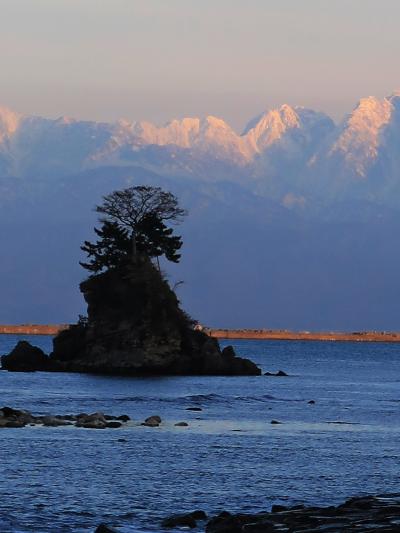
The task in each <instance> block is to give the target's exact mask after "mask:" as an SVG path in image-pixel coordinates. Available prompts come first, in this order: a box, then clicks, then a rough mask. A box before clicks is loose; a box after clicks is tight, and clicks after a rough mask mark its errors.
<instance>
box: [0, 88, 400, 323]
mask: <svg viewBox="0 0 400 533" xmlns="http://www.w3.org/2000/svg"><path fill="white" fill-rule="evenodd" d="M132 184H150V185H158V186H162V187H163V188H165V189H167V190H170V191H172V192H173V193H175V194H176V195H177V196H178V197H179V200H180V202H181V203H182V205H183V206H184V207H185V208H188V209H189V217H188V218H187V220H186V221H185V224H183V226H182V235H183V241H184V246H185V249H184V253H183V259H182V263H181V264H179V265H177V266H176V267H175V266H172V267H171V266H169V267H168V271H169V272H170V275H171V276H173V275H174V272H176V273H177V274H176V277H177V279H179V280H181V279H184V280H185V284H184V285H183V286H182V287H181V288H180V294H179V296H180V298H182V301H183V303H184V307H185V308H187V309H189V311H190V312H192V313H193V315H194V316H195V317H196V318H198V319H200V320H201V321H204V322H205V323H208V324H210V325H216V326H218V325H221V326H228V327H229V326H232V327H246V326H248V327H277V328H279V327H289V328H305V329H310V328H320V329H324V328H333V329H347V328H355V329H368V328H369V329H374V328H383V329H390V328H393V329H399V323H398V317H399V316H400V290H399V287H400V285H399V284H398V272H399V269H400V252H399V251H398V247H397V246H396V243H397V239H398V234H399V233H400V216H399V214H400V93H395V94H393V95H391V96H389V97H387V98H383V99H377V98H373V97H369V98H364V99H362V100H361V101H360V102H359V104H358V105H357V106H356V107H355V109H354V110H353V112H352V113H351V114H350V115H349V116H347V117H346V118H345V120H344V121H343V122H342V123H341V124H338V125H336V124H335V123H334V122H333V121H332V120H331V119H330V118H329V117H328V116H327V115H325V114H324V113H319V112H315V111H313V110H310V109H305V108H302V107H291V106H289V105H283V106H281V107H279V108H277V109H273V110H268V111H265V112H264V113H262V114H261V115H259V116H257V117H256V118H255V119H253V120H251V121H250V122H249V123H248V125H247V127H246V128H245V129H244V131H243V132H242V133H241V134H240V133H237V132H235V131H234V130H233V129H232V128H231V127H230V126H229V125H228V124H227V123H226V122H224V121H223V120H222V119H219V118H216V117H210V116H209V117H206V118H184V119H182V120H172V121H171V122H169V123H168V124H166V125H164V126H157V125H154V124H151V123H149V122H131V121H128V120H120V121H118V122H115V123H97V122H88V121H79V120H73V119H69V118H65V117H63V118H59V119H57V120H51V119H48V118H41V117H30V116H24V115H21V114H19V113H15V112H13V111H10V110H8V109H5V108H0V249H1V250H2V256H1V273H2V276H0V294H1V298H2V299H1V301H2V305H1V306H0V315H1V316H0V319H1V321H3V322H4V323H5V322H7V321H10V322H12V321H15V322H21V321H39V322H40V321H43V322H54V321H60V322H64V321H65V322H67V321H72V320H74V319H75V318H76V316H77V314H78V312H84V309H82V307H81V305H82V299H81V297H80V295H79V292H78V290H77V289H76V287H78V284H79V281H80V280H81V279H82V276H83V275H84V273H83V272H82V270H81V269H80V267H79V264H78V261H79V259H82V257H81V256H80V255H79V253H80V252H79V247H80V244H81V243H82V242H83V240H84V239H87V238H91V237H92V234H91V228H92V227H93V226H94V224H95V223H96V221H95V214H94V213H93V211H92V208H93V207H94V206H95V205H96V204H98V203H99V202H100V201H101V197H102V195H104V194H107V193H109V192H111V191H113V190H116V189H120V188H123V187H126V186H129V185H132ZM180 229H181V228H179V230H178V231H180ZM175 268H176V270H174V269H175ZM366 287H368V290H365V288H366ZM205 291H206V294H207V297H205V296H204V294H205Z"/></svg>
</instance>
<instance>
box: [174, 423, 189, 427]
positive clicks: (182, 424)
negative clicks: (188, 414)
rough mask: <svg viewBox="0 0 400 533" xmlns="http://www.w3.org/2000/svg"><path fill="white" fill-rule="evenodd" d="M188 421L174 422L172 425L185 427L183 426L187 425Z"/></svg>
mask: <svg viewBox="0 0 400 533" xmlns="http://www.w3.org/2000/svg"><path fill="white" fill-rule="evenodd" d="M188 425H189V424H188V423H187V422H177V423H176V424H174V426H177V427H180V428H185V427H188Z"/></svg>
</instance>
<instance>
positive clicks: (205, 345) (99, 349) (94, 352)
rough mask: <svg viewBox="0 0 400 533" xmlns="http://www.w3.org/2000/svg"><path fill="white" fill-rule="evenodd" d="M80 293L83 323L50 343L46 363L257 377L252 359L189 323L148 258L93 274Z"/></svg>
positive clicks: (113, 370) (107, 370) (91, 368)
mask: <svg viewBox="0 0 400 533" xmlns="http://www.w3.org/2000/svg"><path fill="white" fill-rule="evenodd" d="M80 288H81V291H82V293H83V295H84V298H85V300H86V302H87V304H88V320H87V322H81V323H79V324H77V325H75V326H72V327H71V328H69V329H68V330H65V331H62V332H61V333H60V334H59V335H58V336H57V337H56V338H55V339H54V352H53V354H52V355H51V362H52V365H53V366H54V367H60V368H62V369H63V370H66V371H77V372H79V371H80V372H102V373H107V374H112V373H116V374H117V373H118V374H126V375H136V374H137V375H139V374H208V375H212V374H215V375H240V374H243V375H247V374H248V375H258V374H260V370H259V369H258V368H257V366H256V365H254V364H253V363H252V362H251V361H248V360H245V359H241V358H238V357H236V356H235V354H234V352H233V350H224V351H222V352H221V350H220V348H219V344H218V342H217V341H216V340H215V339H211V338H210V337H208V336H207V335H206V334H205V333H203V332H201V331H195V330H194V329H193V322H192V320H191V319H190V318H189V317H188V316H187V315H186V313H185V312H184V311H182V310H181V309H180V307H179V302H178V299H177V297H176V295H175V293H174V291H173V290H172V289H171V288H170V287H169V285H168V283H167V282H166V281H165V280H164V279H163V277H162V275H161V274H160V272H159V271H158V270H157V269H156V268H155V267H154V266H153V264H152V263H151V262H150V261H149V260H147V259H143V258H142V259H141V260H140V261H138V262H137V263H135V264H128V265H125V266H124V267H120V268H119V269H112V270H109V271H107V272H105V273H102V274H99V275H96V276H92V277H90V278H89V279H88V280H86V281H84V282H83V283H82V284H81V286H80Z"/></svg>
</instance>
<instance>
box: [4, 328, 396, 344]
mask: <svg viewBox="0 0 400 533" xmlns="http://www.w3.org/2000/svg"><path fill="white" fill-rule="evenodd" d="M69 326H70V325H69V324H7V325H0V335H57V334H58V333H60V331H64V330H66V329H68V328H69ZM203 331H204V332H205V333H207V334H208V335H210V337H214V338H215V339H237V340H240V339H242V340H246V339H247V340H285V341H325V342H349V341H350V342H395V343H396V342H400V332H395V331H393V332H390V331H354V332H351V333H349V332H339V331H321V332H312V331H290V330H275V329H220V328H203Z"/></svg>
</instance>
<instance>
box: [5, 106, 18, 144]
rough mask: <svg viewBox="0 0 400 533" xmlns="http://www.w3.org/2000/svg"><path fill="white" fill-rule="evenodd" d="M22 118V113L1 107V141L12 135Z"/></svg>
mask: <svg viewBox="0 0 400 533" xmlns="http://www.w3.org/2000/svg"><path fill="white" fill-rule="evenodd" d="M20 120H21V115H19V114H18V113H14V111H11V110H10V109H7V108H6V107H0V143H2V142H4V141H5V140H7V139H9V138H10V137H12V135H13V134H14V133H15V132H16V130H17V128H18V125H19V123H20Z"/></svg>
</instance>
